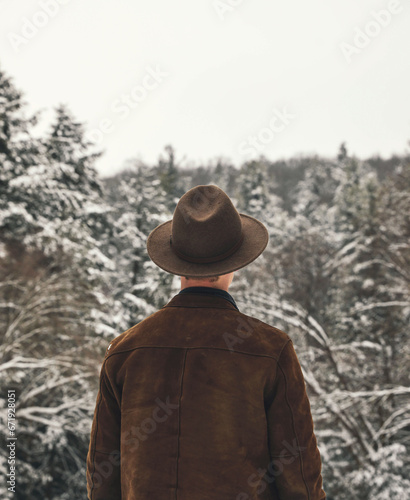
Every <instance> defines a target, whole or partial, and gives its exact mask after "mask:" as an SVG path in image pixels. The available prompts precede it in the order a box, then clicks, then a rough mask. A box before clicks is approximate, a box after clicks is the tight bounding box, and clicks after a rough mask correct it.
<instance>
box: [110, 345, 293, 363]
mask: <svg viewBox="0 0 410 500" xmlns="http://www.w3.org/2000/svg"><path fill="white" fill-rule="evenodd" d="M288 342H289V341H287V342H286V343H285V346H286V344H287V343H288ZM283 348H284V347H282V349H281V351H280V354H281V353H282V351H283ZM137 349H186V350H188V349H213V350H216V351H227V352H230V353H236V354H245V355H247V356H258V357H261V358H271V359H274V360H275V361H277V362H278V361H279V356H280V354H279V355H278V356H274V355H272V354H257V353H252V352H245V351H236V350H232V349H228V348H225V347H210V346H190V347H178V346H171V345H169V346H168V345H161V346H158V345H143V346H137V347H132V348H130V349H125V350H123V351H118V352H111V353H110V354H109V355H108V356H107V357H106V358H105V360H104V362H105V361H107V359H109V358H111V357H112V356H115V355H117V354H123V353H125V352H131V351H135V350H137Z"/></svg>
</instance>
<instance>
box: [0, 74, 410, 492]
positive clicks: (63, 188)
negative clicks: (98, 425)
mask: <svg viewBox="0 0 410 500" xmlns="http://www.w3.org/2000/svg"><path fill="white" fill-rule="evenodd" d="M38 119H39V117H38V116H33V117H28V116H27V114H26V108H25V103H24V99H23V95H22V94H21V92H20V91H19V90H18V89H16V87H15V85H14V84H13V82H12V81H11V80H10V78H9V77H8V76H7V75H6V74H5V73H3V72H1V71H0V358H1V366H0V385H1V404H2V406H3V408H5V407H6V405H7V401H6V400H7V389H15V390H16V419H17V434H16V435H17V436H18V440H17V459H18V468H17V487H16V494H15V495H12V493H11V492H10V491H8V490H7V487H8V485H7V483H6V481H3V482H2V484H1V485H0V495H1V497H2V498H16V499H18V500H20V499H26V498H32V499H39V500H40V499H41V500H43V499H52V500H57V499H58V500H66V499H67V500H73V499H76V498H78V499H80V498H81V499H84V498H85V497H86V489H85V457H86V453H87V449H88V439H89V433H90V428H91V419H92V415H93V411H94V406H95V398H96V395H97V390H98V377H99V369H100V366H101V362H102V358H103V355H104V352H105V349H106V347H107V345H108V343H109V341H110V340H111V339H112V338H113V337H114V336H116V335H118V334H119V333H121V332H122V331H124V330H126V329H127V328H128V327H130V326H132V325H133V324H135V323H137V322H138V321H140V320H142V319H143V318H144V317H146V316H147V315H148V314H151V313H152V312H154V311H155V310H157V309H158V308H159V307H161V306H162V305H164V304H165V303H166V302H168V301H169V300H170V298H171V297H172V295H173V294H175V293H177V291H178V290H179V279H178V278H177V277H174V276H172V275H168V274H166V273H164V272H163V271H161V270H160V269H159V268H157V267H156V266H155V265H154V264H153V263H152V262H151V261H150V260H149V258H148V256H147V253H146V247H145V244H146V238H147V236H148V234H149V233H150V231H151V230H152V229H153V228H154V227H155V226H157V225H158V224H160V223H161V222H164V221H166V220H169V219H170V218H172V213H173V210H174V208H175V205H176V202H177V201H178V199H179V197H180V196H181V195H182V194H183V193H184V192H185V191H186V190H188V189H190V188H191V187H193V186H195V185H198V184H208V183H212V184H217V185H218V186H220V187H221V188H222V189H224V190H225V191H226V192H227V193H228V194H229V195H230V196H231V198H232V199H233V201H234V203H235V205H236V206H237V208H238V209H239V211H240V212H244V213H246V214H249V215H252V216H254V217H257V218H258V219H260V220H262V221H263V222H264V224H265V225H266V226H267V227H268V230H269V234H270V242H269V245H268V248H267V250H266V251H265V252H264V254H263V256H262V257H261V258H259V259H258V260H257V261H255V262H254V263H253V264H252V265H250V266H249V267H247V268H245V269H241V270H239V271H238V272H237V273H236V275H235V278H234V282H233V284H232V288H231V292H232V295H233V296H234V297H235V300H236V301H237V303H238V306H239V309H240V310H242V311H243V312H245V313H246V314H250V315H254V316H257V317H258V318H260V319H262V320H263V321H266V322H268V323H270V324H272V325H274V326H277V327H278V328H281V329H283V330H284V331H286V332H287V333H288V334H289V335H290V336H291V337H292V338H293V340H294V343H295V345H296V348H297V353H298V356H299V359H300V361H301V364H302V367H303V372H304V376H305V380H306V383H307V389H308V392H309V395H310V399H311V404H312V411H313V414H314V421H315V425H316V433H317V437H318V443H319V447H320V450H321V453H322V458H323V473H324V480H325V489H326V491H327V493H328V496H329V500H330V499H332V498H333V499H339V500H345V499H346V500H347V499H349V500H351V499H352V498H357V499H359V498H360V499H361V500H366V499H369V500H385V499H386V498H400V499H405V498H410V494H409V492H410V481H409V479H408V474H407V471H408V468H409V458H408V457H409V447H410V398H409V392H410V389H409V386H410V383H409V382H410V380H409V366H410V364H409V362H410V340H409V333H408V325H409V317H410V297H409V295H410V290H409V282H410V280H409V277H410V276H409V274H410V265H409V264H410V247H409V241H410V220H409V217H410V215H409V214H410V156H409V155H408V154H403V155H401V156H394V157H392V158H389V159H388V160H383V159H381V158H371V159H368V160H366V161H362V160H359V159H358V158H355V157H351V156H350V155H349V153H348V151H347V148H346V146H345V145H344V144H342V146H341V147H340V150H339V152H338V153H337V155H335V158H332V159H326V158H321V157H319V156H314V157H299V158H294V159H291V160H286V161H277V162H273V161H269V160H268V159H266V158H264V157H261V158H259V159H258V160H256V161H251V162H247V163H244V164H243V165H241V166H235V165H232V164H230V163H229V162H228V161H227V160H224V159H219V160H218V159H216V160H214V161H212V162H210V163H209V164H208V165H203V166H197V167H195V168H194V167H186V166H183V165H180V162H179V161H178V158H177V156H176V153H175V151H174V149H173V148H172V147H171V146H167V147H166V148H165V149H164V152H163V153H162V154H161V155H160V157H159V159H158V162H157V163H156V164H155V165H145V164H143V163H141V162H139V161H133V160H130V161H129V162H128V163H127V165H126V167H124V169H123V170H122V171H121V172H120V173H118V174H117V175H115V176H113V177H110V178H104V179H103V178H100V177H99V176H98V175H97V171H96V169H95V162H96V160H97V158H98V156H99V153H98V152H95V150H94V148H93V145H92V144H89V143H88V142H87V141H86V139H85V137H86V130H85V129H84V126H83V125H82V124H80V123H78V122H77V121H76V120H75V118H74V117H73V116H72V115H71V113H70V112H69V110H68V109H67V108H66V107H64V106H59V107H58V108H57V109H56V111H55V117H54V122H53V123H52V125H51V126H50V129H49V132H48V133H47V134H45V135H44V137H41V138H38V137H36V136H35V134H34V133H33V130H34V128H35V125H36V122H37V120H38ZM1 425H2V427H1V440H2V444H1V450H0V467H1V469H2V470H8V467H9V466H8V463H7V459H8V452H7V448H6V440H5V438H6V437H7V422H6V412H4V411H2V413H1Z"/></svg>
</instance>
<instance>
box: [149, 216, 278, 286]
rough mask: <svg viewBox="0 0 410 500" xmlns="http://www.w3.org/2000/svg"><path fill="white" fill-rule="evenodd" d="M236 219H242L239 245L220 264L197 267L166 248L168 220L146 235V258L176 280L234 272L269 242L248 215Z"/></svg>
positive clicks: (254, 256) (170, 224)
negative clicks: (241, 235)
mask: <svg viewBox="0 0 410 500" xmlns="http://www.w3.org/2000/svg"><path fill="white" fill-rule="evenodd" d="M239 215H240V217H241V219H242V231H243V242H242V244H241V246H240V247H239V248H238V250H236V251H235V252H234V253H233V254H232V255H230V256H229V257H227V258H225V259H223V260H220V261H218V262H212V263H206V264H197V263H193V262H187V261H186V260H183V259H181V258H180V257H178V256H177V255H176V254H175V253H174V252H173V250H172V248H171V244H170V236H171V227H172V220H170V221H167V222H164V223H163V224H160V225H159V226H158V227H156V228H155V229H154V230H153V231H152V232H151V233H150V235H149V236H148V239H147V251H148V255H149V256H150V258H151V260H152V261H153V262H154V263H155V264H156V265H157V266H158V267H160V268H161V269H163V270H164V271H167V272H168V273H171V274H176V275H177V276H190V277H193V278H206V277H210V276H220V275H223V274H228V273H231V272H233V271H237V270H238V269H241V268H242V267H245V266H247V265H248V264H250V263H251V262H253V261H254V260H255V259H257V258H258V257H259V255H260V254H261V253H262V252H263V251H264V250H265V248H266V245H267V244H268V241H269V234H268V231H267V229H266V227H265V226H264V225H263V224H262V223H261V222H260V221H258V220H257V219H255V218H253V217H251V216H249V215H245V214H239ZM210 237H211V235H210Z"/></svg>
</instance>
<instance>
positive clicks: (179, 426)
mask: <svg viewBox="0 0 410 500" xmlns="http://www.w3.org/2000/svg"><path fill="white" fill-rule="evenodd" d="M187 353H188V349H185V355H184V363H183V365H182V373H181V382H180V386H179V401H178V408H179V411H178V441H177V464H176V472H175V474H176V479H175V500H177V498H178V463H179V441H180V435H181V399H182V389H183V381H184V374H185V363H186V358H187Z"/></svg>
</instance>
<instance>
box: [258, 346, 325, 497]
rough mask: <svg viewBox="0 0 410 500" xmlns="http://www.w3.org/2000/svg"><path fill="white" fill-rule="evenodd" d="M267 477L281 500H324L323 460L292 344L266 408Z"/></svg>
mask: <svg viewBox="0 0 410 500" xmlns="http://www.w3.org/2000/svg"><path fill="white" fill-rule="evenodd" d="M266 413H267V424H268V440H269V451H270V459H271V460H270V463H269V467H268V474H269V477H270V478H272V477H273V478H274V479H271V481H272V482H273V483H274V485H275V487H276V490H277V492H278V494H279V498H280V499H281V500H323V499H325V498H326V494H325V492H324V490H323V489H322V475H321V466H322V464H321V458H320V453H319V449H318V447H317V441H316V437H315V434H314V428H313V420H312V415H311V410H310V403H309V400H308V396H307V393H306V387H305V381H304V378H303V374H302V369H301V367H300V363H299V360H298V358H297V356H296V352H295V350H294V347H293V343H292V341H291V340H288V342H287V344H286V345H285V347H284V348H283V350H282V352H281V355H280V357H279V360H278V363H277V373H276V377H275V382H274V385H273V390H272V392H271V395H270V402H269V404H268V408H267V412H266Z"/></svg>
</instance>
